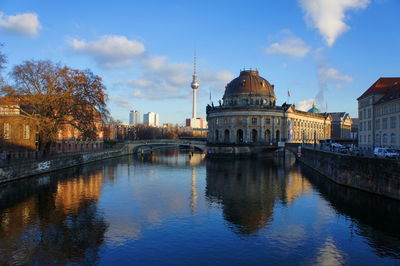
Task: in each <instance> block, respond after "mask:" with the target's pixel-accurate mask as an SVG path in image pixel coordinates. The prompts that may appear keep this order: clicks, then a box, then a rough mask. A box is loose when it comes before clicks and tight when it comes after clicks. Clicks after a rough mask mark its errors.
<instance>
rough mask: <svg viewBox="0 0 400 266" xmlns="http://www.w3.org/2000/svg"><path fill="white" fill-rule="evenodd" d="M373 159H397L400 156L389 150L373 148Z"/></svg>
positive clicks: (393, 150)
mask: <svg viewBox="0 0 400 266" xmlns="http://www.w3.org/2000/svg"><path fill="white" fill-rule="evenodd" d="M374 157H377V158H398V157H400V154H399V153H398V152H397V151H396V150H395V149H391V148H375V149H374Z"/></svg>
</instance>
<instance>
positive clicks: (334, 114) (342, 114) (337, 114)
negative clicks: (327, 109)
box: [328, 112, 347, 118]
mask: <svg viewBox="0 0 400 266" xmlns="http://www.w3.org/2000/svg"><path fill="white" fill-rule="evenodd" d="M328 114H330V115H331V116H332V117H340V118H342V117H344V116H345V115H346V114H347V113H346V112H332V113H328Z"/></svg>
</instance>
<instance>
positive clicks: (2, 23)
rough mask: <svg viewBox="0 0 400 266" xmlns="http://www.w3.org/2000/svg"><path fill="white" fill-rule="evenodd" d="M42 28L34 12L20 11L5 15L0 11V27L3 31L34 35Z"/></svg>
mask: <svg viewBox="0 0 400 266" xmlns="http://www.w3.org/2000/svg"><path fill="white" fill-rule="evenodd" d="M41 28H42V26H41V25H40V22H39V19H38V15H37V14H36V13H22V14H17V15H15V16H7V15H5V14H4V13H3V12H0V29H2V30H3V31H5V32H8V33H12V34H18V35H24V36H29V37H35V36H37V35H38V34H39V30H40V29H41Z"/></svg>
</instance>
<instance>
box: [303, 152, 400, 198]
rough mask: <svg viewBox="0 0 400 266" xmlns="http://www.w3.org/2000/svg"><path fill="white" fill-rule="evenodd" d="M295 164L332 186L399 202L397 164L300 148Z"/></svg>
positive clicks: (398, 164) (399, 168)
mask: <svg viewBox="0 0 400 266" xmlns="http://www.w3.org/2000/svg"><path fill="white" fill-rule="evenodd" d="M298 159H299V161H300V162H301V163H302V164H304V165H306V166H308V167H311V168H312V169H314V170H316V171H317V172H319V173H320V174H322V175H323V176H325V177H327V178H329V179H331V180H332V181H334V182H335V183H338V184H341V185H344V186H348V187H352V188H356V189H360V190H364V191H368V192H371V193H374V194H378V195H381V196H385V197H389V198H393V199H397V200H400V161H399V160H390V159H380V158H366V157H358V156H351V155H345V154H337V153H331V152H325V151H320V150H314V149H307V148H303V149H302V150H301V157H299V158H298Z"/></svg>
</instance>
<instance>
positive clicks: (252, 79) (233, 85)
mask: <svg viewBox="0 0 400 266" xmlns="http://www.w3.org/2000/svg"><path fill="white" fill-rule="evenodd" d="M240 94H260V95H268V96H272V97H275V92H274V85H271V84H270V83H269V82H268V80H266V79H264V78H262V77H260V75H259V74H258V71H257V70H244V71H241V72H240V75H239V77H237V78H235V79H233V80H232V81H231V82H229V83H228V85H226V87H225V94H224V97H226V96H232V95H240Z"/></svg>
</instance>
